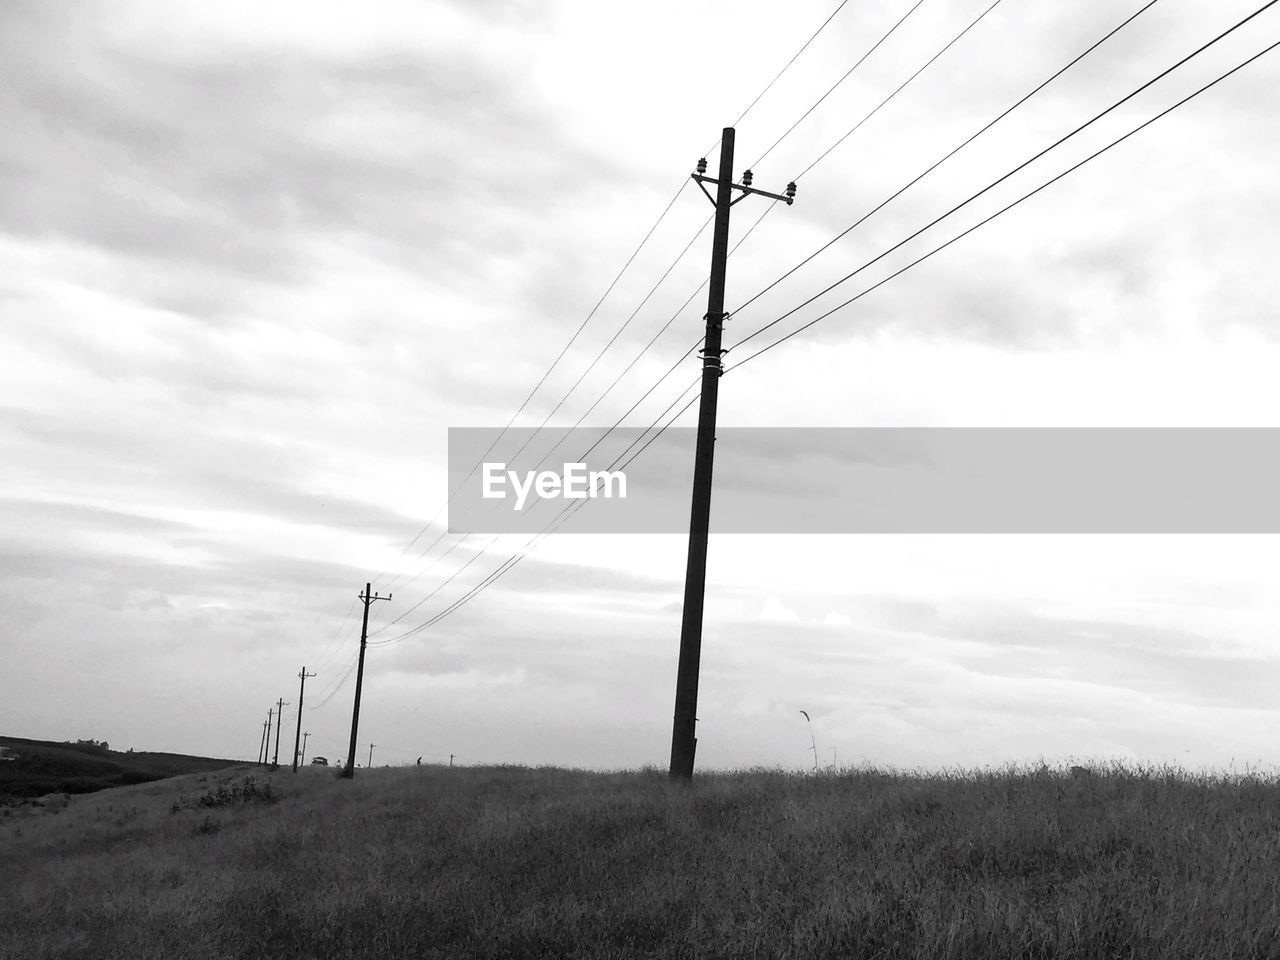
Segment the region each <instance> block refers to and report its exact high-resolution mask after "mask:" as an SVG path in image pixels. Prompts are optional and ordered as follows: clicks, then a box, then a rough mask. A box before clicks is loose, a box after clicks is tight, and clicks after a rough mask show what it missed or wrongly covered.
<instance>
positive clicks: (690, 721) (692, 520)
mask: <svg viewBox="0 0 1280 960" xmlns="http://www.w3.org/2000/svg"><path fill="white" fill-rule="evenodd" d="M733 138H734V130H733V127H725V128H724V132H723V134H722V135H721V138H720V177H719V179H716V180H713V179H711V178H710V177H708V176H706V172H707V161H706V160H705V159H703V160H699V161H698V172H697V173H695V174H693V175H692V177H693V180H694V182H695V183H697V184H698V186H699V187H701V189H702V192H703V193H705V194H706V195H707V199H708V200H710V201H711V202H712V204H713V205H714V206H715V208H716V224H715V233H714V234H713V239H712V241H711V282H710V287H709V291H708V294H707V316H706V321H707V333H706V340H705V342H704V344H703V347H702V397H701V399H700V401H699V404H698V439H697V446H696V448H695V452H694V459H693V507H692V510H691V512H690V517H689V560H688V565H687V566H686V568H685V577H684V610H683V615H682V619H681V622H680V661H679V665H678V666H677V668H676V709H675V719H674V722H673V724H672V730H671V773H670V776H671V779H672V780H684V781H691V780H692V779H693V755H694V752H695V751H696V750H697V746H698V735H697V723H698V719H697V717H698V666H699V661H700V659H701V656H702V607H703V599H704V593H705V590H706V584H707V532H708V529H709V528H710V523H711V463H712V458H713V456H714V454H715V441H716V400H717V398H718V394H719V389H720V375H721V373H723V372H724V364H723V362H722V361H721V356H722V355H723V353H724V351H723V350H722V349H721V348H720V339H721V334H722V333H723V332H724V321H725V316H726V315H725V312H724V286H725V264H726V262H727V261H728V259H729V208H730V207H731V206H733V205H734V204H735V203H737V202H738V200H741V199H743V197H745V196H746V195H747V194H749V193H758V194H760V195H761V196H764V197H771V198H772V199H774V200H781V201H782V202H783V203H785V204H787V205H788V206H789V205H790V204H791V202H792V200H793V199H794V198H795V195H796V185H795V184H794V183H789V184H787V192H786V194H785V195H781V194H777V193H768V192H767V191H765V190H757V189H756V188H754V187H753V186H751V179H752V175H751V171H750V170H747V171H744V172H743V174H742V183H740V184H739V183H734V182H733ZM708 183H714V184H715V185H716V195H715V197H714V198H713V197H712V196H711V194H710V192H708V190H707V188H706V186H704V184H708ZM735 190H740V191H742V196H740V197H738V198H736V199H735V198H734V196H733V191H735Z"/></svg>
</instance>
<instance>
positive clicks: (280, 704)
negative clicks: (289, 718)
mask: <svg viewBox="0 0 1280 960" xmlns="http://www.w3.org/2000/svg"><path fill="white" fill-rule="evenodd" d="M288 705H289V704H288V702H287V701H286V700H285V699H284V697H280V698H279V699H278V700H277V701H276V753H275V757H274V758H273V759H272V761H271V769H272V770H279V769H280V718H281V717H282V716H284V708H285V707H287V706H288Z"/></svg>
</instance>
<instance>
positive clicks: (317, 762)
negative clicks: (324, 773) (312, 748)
mask: <svg viewBox="0 0 1280 960" xmlns="http://www.w3.org/2000/svg"><path fill="white" fill-rule="evenodd" d="M311 765H312V766H313V767H327V766H328V765H329V761H328V760H326V759H325V758H324V757H314V758H313V759H312V761H311Z"/></svg>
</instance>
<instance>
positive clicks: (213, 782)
mask: <svg viewBox="0 0 1280 960" xmlns="http://www.w3.org/2000/svg"><path fill="white" fill-rule="evenodd" d="M1278 800H1280V781H1278V780H1277V779H1276V778H1275V777H1274V776H1262V775H1258V774H1253V773H1244V774H1239V775H1230V776H1216V777H1210V776H1204V775H1199V776H1196V775H1190V774H1188V773H1186V772H1185V771H1178V770H1176V769H1174V768H1167V767H1166V768H1125V767H1121V766H1119V765H1113V766H1111V767H1107V768H1099V769H1096V770H1094V771H1091V772H1088V773H1080V772H1077V773H1075V774H1073V773H1072V772H1071V771H1070V770H1069V769H1061V768H1051V767H1048V766H1038V767H1023V768H1007V769H1004V770H1000V771H968V772H964V773H962V772H956V773H954V774H952V775H912V774H909V773H903V772H897V771H884V770H878V769H872V768H862V769H853V768H849V769H845V770H841V771H828V772H824V773H819V774H816V775H815V774H812V773H810V774H804V775H801V774H794V773H787V772H782V771H777V770H751V771H736V772H732V773H727V772H722V773H711V774H701V775H699V776H698V777H697V778H696V779H695V782H694V783H693V784H692V785H682V784H673V783H670V782H669V781H668V779H667V776H666V773H665V771H660V770H655V769H642V770H634V771H627V772H613V773H594V772H589V771H581V770H567V769H563V768H555V767H543V768H528V767H516V766H500V767H480V768H470V767H453V768H450V767H447V766H441V765H426V766H423V767H407V768H405V767H375V768H373V769H372V770H361V771H358V772H357V775H356V777H355V779H354V780H353V781H344V780H340V779H338V778H337V777H336V776H335V774H334V771H333V770H332V769H327V770H326V769H324V768H314V769H313V768H307V769H304V770H300V771H299V773H298V774H297V775H294V774H291V773H290V772H289V770H288V769H287V768H284V769H282V770H280V771H278V772H275V773H270V772H267V771H264V769H263V768H261V767H258V766H256V765H251V764H250V765H242V766H239V767H235V768H231V769H228V770H225V771H221V772H218V773H198V774H189V775H184V776H180V777H175V778H172V779H168V780H162V781H157V782H154V783H148V784H139V785H135V786H128V787H121V788H116V789H112V790H106V791H102V792H99V793H95V794H89V795H85V796H79V797H69V798H66V803H65V804H63V805H61V806H59V807H56V808H55V809H52V810H50V809H43V810H37V809H33V808H8V812H7V813H6V814H5V815H4V816H3V817H0V858H2V859H3V862H5V863H6V864H10V865H16V866H17V868H18V869H16V870H13V869H8V870H6V871H4V874H3V879H0V897H3V900H4V902H5V903H6V904H8V905H9V909H6V910H5V911H4V913H3V919H2V920H0V956H3V957H15V958H16V957H23V958H43V957H49V958H107V957H121V958H124V957H130V958H147V957H156V958H159V957H166V958H170V957H182V958H193V960H195V958H226V957H237V958H239V957H243V958H251V957H264V958H265V957H272V958H293V957H297V958H304V957H314V958H331V957H332V958H365V957H441V958H443V957H484V958H494V960H497V958H519V957H581V958H587V957H591V958H610V957H612V958H629V957H654V958H675V957H699V958H710V957H726V958H727V957H771V958H777V957H792V958H801V957H854V958H858V957H865V958H872V957H876V958H896V957H913V958H914V957H920V958H925V957H928V958H967V957H983V958H993V960H996V958H1003V957H1008V958H1014V957H1019V958H1021V957H1098V958H1102V957H1116V956H1151V957H1155V956H1159V957H1162V958H1173V960H1176V958H1183V957H1186V958H1190V957H1207V956H1213V957H1215V958H1233V957H1240V958H1254V957H1257V958H1263V957H1274V956H1276V950H1277V947H1278V945H1280V903H1278V898H1277V895H1276V884H1277V881H1276V877H1277V876H1280V803H1277V801H1278Z"/></svg>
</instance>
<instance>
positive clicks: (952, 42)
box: [795, 0, 1003, 180]
mask: <svg viewBox="0 0 1280 960" xmlns="http://www.w3.org/2000/svg"><path fill="white" fill-rule="evenodd" d="M1002 2H1003V0H995V2H994V3H992V4H991V6H989V7H987V9H985V10H983V11H982V12H981V13H980V14H978V15H977V16H976V17H974V18H973V19H972V20H971V21H969V25H968V26H966V27H965V28H964V29H963V30H961V31H960V32H959V33H957V34H956V35H955V36H954V37H952V38H951V39H950V40H948V41H947V43H946V46H944V47H943V48H942V49H941V50H939V51H938V52H937V53H935V54H934V55H933V56H932V57H930V58H929V59H928V60H926V61H925V63H924V66H922V67H920V69H919V70H917V71H916V72H915V73H913V74H912V75H911V76H909V77H907V79H906V80H903V81H902V83H901V84H900V85H899V86H898V88H897V89H896V90H894V91H893V93H891V94H889V95H888V96H887V97H885V98H884V99H883V100H881V101H880V102H879V103H878V104H876V105H875V107H874V109H872V110H871V112H870V113H868V114H867V115H866V116H865V117H863V118H862V119H861V120H859V121H858V122H857V123H855V124H854V125H853V126H852V127H851V128H849V131H848V132H847V133H846V134H845V135H844V136H842V137H841V138H840V139H839V140H837V141H836V142H835V143H833V144H832V145H831V146H829V147H827V149H826V150H825V151H823V153H822V155H821V156H819V157H818V159H817V160H815V161H813V163H811V164H809V165H808V166H807V167H805V168H804V169H803V170H801V171H800V173H799V175H798V176H796V177H795V179H796V180H799V179H800V177H803V176H804V175H805V174H806V173H808V172H809V171H810V170H812V169H813V168H814V167H816V166H817V165H818V164H820V163H821V162H822V161H823V160H825V159H827V157H828V156H830V154H831V152H832V151H833V150H835V149H836V147H838V146H840V144H842V143H844V142H845V141H846V140H848V139H849V138H850V137H851V136H853V134H854V133H855V132H856V131H857V130H858V128H859V127H861V126H862V125H863V124H864V123H866V122H867V121H868V120H870V119H871V118H872V117H874V116H875V115H876V114H877V113H879V112H880V108H881V107H883V106H885V104H887V103H888V102H889V101H890V100H892V99H893V98H894V97H896V96H897V95H898V94H900V93H901V92H902V91H903V90H905V89H906V88H907V87H908V86H909V85H910V84H911V82H912V81H913V80H915V79H916V77H918V76H920V74H922V73H924V72H925V71H926V70H928V69H929V67H931V66H932V65H933V62H934V61H935V60H937V59H938V58H939V57H941V56H942V55H943V54H944V53H946V52H947V51H948V50H950V49H951V48H952V47H953V46H955V44H956V43H958V42H959V41H960V38H961V37H963V36H964V35H965V34H966V33H968V32H969V31H970V30H972V29H973V28H974V27H976V26H977V25H978V23H979V22H980V21H981V20H982V19H983V18H984V17H985V16H986V15H987V14H988V13H990V12H991V11H992V10H994V9H995V8H996V7H998V6H1000V4H1001V3H1002Z"/></svg>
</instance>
